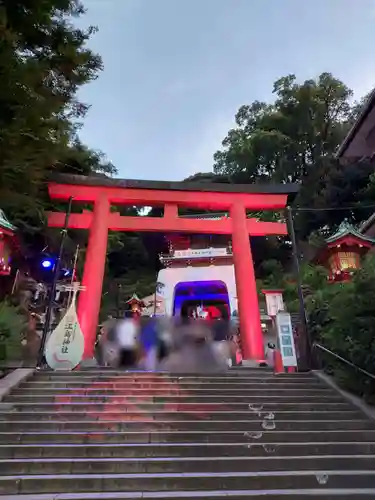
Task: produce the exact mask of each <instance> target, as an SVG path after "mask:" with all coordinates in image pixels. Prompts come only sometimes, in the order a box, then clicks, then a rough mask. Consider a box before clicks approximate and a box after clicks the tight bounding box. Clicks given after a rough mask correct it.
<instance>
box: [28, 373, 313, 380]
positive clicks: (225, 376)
mask: <svg viewBox="0 0 375 500" xmlns="http://www.w3.org/2000/svg"><path fill="white" fill-rule="evenodd" d="M108 379H110V380H128V379H130V380H155V379H157V380H166V381H170V380H180V379H183V380H191V381H200V380H203V381H207V380H211V381H227V382H229V381H241V380H243V381H252V380H275V379H277V380H281V381H286V380H290V381H293V382H301V383H302V382H305V381H311V380H316V377H315V376H314V375H312V374H278V375H274V374H273V373H272V372H265V373H259V372H258V371H255V372H251V373H232V372H231V371H228V372H225V373H212V374H209V375H201V374H191V373H178V374H173V375H169V374H162V373H160V374H151V373H147V372H139V373H137V374H135V373H134V372H124V371H119V372H92V371H90V372H85V371H82V372H80V371H77V372H43V373H38V374H37V375H36V376H35V377H34V378H33V380H34V381H44V382H46V381H51V382H56V381H57V382H64V381H70V380H82V381H87V380H108Z"/></svg>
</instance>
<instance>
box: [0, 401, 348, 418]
mask: <svg viewBox="0 0 375 500" xmlns="http://www.w3.org/2000/svg"><path fill="white" fill-rule="evenodd" d="M155 399H156V400H158V399H159V402H158V401H155V402H153V401H152V402H149V400H148V399H146V400H145V399H141V400H135V399H134V398H132V400H131V401H128V402H127V401H126V399H125V398H120V402H119V401H113V402H112V400H111V401H107V400H106V401H105V405H104V408H103V402H100V401H96V402H95V401H92V400H91V399H89V400H87V401H82V400H74V401H72V400H71V399H70V398H59V399H58V400H56V401H53V402H49V403H35V402H33V401H28V402H19V401H13V402H7V403H0V408H1V407H2V408H6V411H14V412H15V411H17V412H20V413H22V412H24V411H25V412H30V411H34V412H35V413H39V412H40V411H43V412H49V413H51V414H53V413H56V412H61V411H73V412H82V411H86V412H88V413H90V412H98V411H102V412H105V413H112V412H113V411H115V412H116V413H118V412H127V411H128V410H129V409H131V410H133V409H135V407H136V411H137V413H138V409H139V411H142V410H143V411H147V412H151V413H152V412H153V411H155V410H160V411H162V410H164V411H165V410H168V411H173V412H174V411H181V412H185V411H194V412H196V411H202V412H204V413H205V414H209V413H211V412H212V411H215V410H218V409H220V410H221V411H231V410H233V411H237V410H243V411H248V410H250V411H254V412H258V411H261V410H262V411H281V410H289V411H292V410H305V411H311V412H314V411H319V410H322V409H324V410H328V411H329V410H335V411H341V410H342V409H343V410H352V409H353V407H352V406H351V405H349V403H346V402H343V401H344V400H342V399H341V400H340V399H338V400H336V401H337V402H334V403H333V402H332V400H331V399H328V400H327V399H323V400H321V399H318V400H317V399H314V398H311V399H310V398H308V399H309V400H308V401H306V399H307V398H297V399H296V400H295V401H290V398H289V399H288V398H286V399H281V400H278V399H276V400H275V398H272V399H271V398H268V399H264V398H260V397H259V398H248V401H247V402H246V403H245V402H242V401H240V400H239V399H238V398H236V399H232V400H231V401H230V402H228V401H227V400H226V399H225V398H224V399H221V398H218V399H219V401H212V399H210V402H209V403H208V402H206V401H207V399H206V400H205V399H200V400H198V401H197V400H196V401H189V400H186V399H185V398H181V399H178V398H175V399H172V400H170V399H167V398H164V399H163V398H155Z"/></svg>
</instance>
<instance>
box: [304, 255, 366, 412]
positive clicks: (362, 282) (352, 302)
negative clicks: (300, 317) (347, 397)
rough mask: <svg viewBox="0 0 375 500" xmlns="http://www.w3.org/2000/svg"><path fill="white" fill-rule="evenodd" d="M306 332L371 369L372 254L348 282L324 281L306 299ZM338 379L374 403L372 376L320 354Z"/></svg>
mask: <svg viewBox="0 0 375 500" xmlns="http://www.w3.org/2000/svg"><path fill="white" fill-rule="evenodd" d="M306 307H307V311H308V318H309V327H310V333H311V335H312V338H313V340H315V341H318V342H320V343H321V344H322V345H323V346H324V347H326V348H327V349H330V350H331V351H333V352H334V353H336V354H338V355H339V356H341V357H343V358H344V359H347V360H348V361H350V362H352V363H353V364H355V365H357V366H358V367H360V368H362V369H364V370H366V371H368V372H369V373H372V374H374V372H375V257H374V256H369V257H368V258H366V259H365V260H364V262H363V266H362V268H361V269H360V270H358V271H356V272H354V274H353V279H352V281H351V282H349V283H342V284H328V283H327V285H326V286H324V287H321V288H320V289H318V290H314V292H313V293H312V294H311V296H309V297H308V299H307V301H306ZM324 361H325V364H326V367H327V368H329V370H330V371H331V373H332V374H333V375H334V377H335V378H336V380H337V381H338V383H340V384H341V385H343V386H344V387H345V388H346V389H348V390H350V391H352V392H355V393H356V394H359V395H360V396H362V397H363V398H364V399H366V400H367V401H368V402H372V403H375V398H374V394H375V380H373V379H371V378H370V377H368V376H366V375H364V374H362V373H361V372H360V371H358V370H355V369H354V368H351V367H349V366H348V365H345V364H344V363H342V362H340V361H335V360H334V359H332V357H330V359H329V358H328V357H327V355H325V356H324Z"/></svg>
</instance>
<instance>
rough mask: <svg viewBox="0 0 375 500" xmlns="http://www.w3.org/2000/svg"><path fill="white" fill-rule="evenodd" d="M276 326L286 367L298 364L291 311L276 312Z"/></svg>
mask: <svg viewBox="0 0 375 500" xmlns="http://www.w3.org/2000/svg"><path fill="white" fill-rule="evenodd" d="M276 328H277V335H278V339H279V346H280V352H281V357H282V360H283V365H284V367H289V366H297V356H296V348H295V345H294V336H293V329H292V321H291V318H290V314H289V313H287V312H278V313H277V314H276Z"/></svg>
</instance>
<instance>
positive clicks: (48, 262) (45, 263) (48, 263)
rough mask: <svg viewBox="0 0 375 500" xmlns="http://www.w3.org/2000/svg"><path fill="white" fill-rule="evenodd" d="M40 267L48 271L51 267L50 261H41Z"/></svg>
mask: <svg viewBox="0 0 375 500" xmlns="http://www.w3.org/2000/svg"><path fill="white" fill-rule="evenodd" d="M42 267H44V269H50V268H51V267H52V260H49V259H44V260H42Z"/></svg>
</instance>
